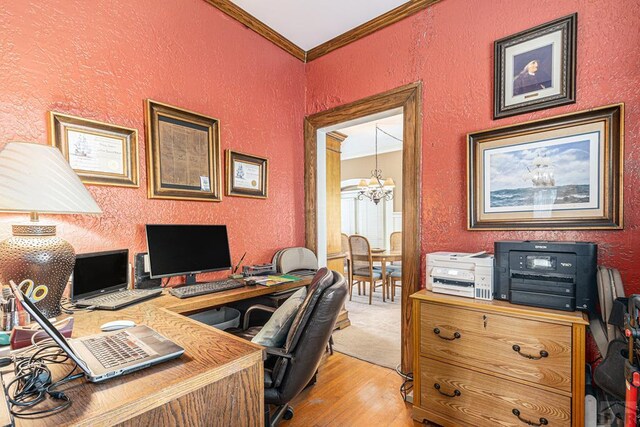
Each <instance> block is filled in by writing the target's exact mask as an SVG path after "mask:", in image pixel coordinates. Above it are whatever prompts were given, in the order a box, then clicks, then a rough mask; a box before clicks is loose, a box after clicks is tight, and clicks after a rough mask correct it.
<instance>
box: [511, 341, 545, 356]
mask: <svg viewBox="0 0 640 427" xmlns="http://www.w3.org/2000/svg"><path fill="white" fill-rule="evenodd" d="M511 348H512V349H513V351H515V352H516V353H518V354H519V355H520V356H522V357H526V358H527V359H531V360H540V359H542V358H543V357H549V353H547V352H546V351H544V350H540V356H532V355H531V354H525V353H522V352H520V346H519V345H518V344H514V345H513V347H511Z"/></svg>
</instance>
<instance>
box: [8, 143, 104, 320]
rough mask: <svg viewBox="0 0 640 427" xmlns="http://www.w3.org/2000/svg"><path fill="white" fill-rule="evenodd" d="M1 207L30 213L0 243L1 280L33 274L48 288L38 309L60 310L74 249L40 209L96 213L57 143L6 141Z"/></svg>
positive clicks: (47, 312) (16, 279)
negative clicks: (43, 217)
mask: <svg viewBox="0 0 640 427" xmlns="http://www.w3.org/2000/svg"><path fill="white" fill-rule="evenodd" d="M0 212H25V213H26V212H28V213H29V214H30V216H31V221H29V222H25V223H22V224H14V225H12V231H13V236H12V237H10V238H8V239H6V240H4V241H2V242H0V283H2V284H8V283H9V280H13V281H14V282H16V283H20V282H21V281H22V280H24V279H31V280H33V281H34V282H35V285H36V287H37V286H39V285H45V286H47V288H48V293H47V294H46V297H44V298H43V299H42V300H41V301H37V302H36V305H37V306H38V308H39V309H40V310H41V311H42V312H43V313H44V314H45V315H46V316H47V317H54V316H57V315H59V314H60V299H61V298H62V293H63V291H64V288H65V286H66V284H67V281H68V280H69V276H70V275H71V272H72V271H73V266H74V264H75V252H74V250H73V247H72V246H71V245H70V244H69V243H68V242H67V241H65V240H64V239H61V238H60V237H57V236H56V226H55V225H52V224H43V223H41V222H40V221H39V220H38V214H40V213H49V214H100V213H102V211H101V210H100V208H99V207H98V205H97V203H96V202H95V200H93V197H91V194H89V191H87V189H86V188H85V186H84V184H82V182H81V181H80V178H79V177H78V175H76V173H75V172H74V171H73V169H71V166H69V163H67V161H66V160H65V158H64V157H63V156H62V153H61V152H60V151H59V150H58V149H57V148H55V147H51V146H47V145H42V144H34V143H28V142H10V143H8V144H7V145H6V146H5V147H4V149H3V150H2V151H0Z"/></svg>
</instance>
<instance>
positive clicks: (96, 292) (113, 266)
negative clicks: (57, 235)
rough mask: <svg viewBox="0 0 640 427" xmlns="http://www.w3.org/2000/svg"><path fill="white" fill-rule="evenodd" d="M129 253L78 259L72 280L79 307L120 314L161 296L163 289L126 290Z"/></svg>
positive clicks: (102, 254)
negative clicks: (128, 306) (139, 303)
mask: <svg viewBox="0 0 640 427" xmlns="http://www.w3.org/2000/svg"><path fill="white" fill-rule="evenodd" d="M128 273H129V250H128V249H119V250H115V251H108V252H93V253H87V254H79V255H77V256H76V264H75V266H74V268H73V276H72V278H71V301H72V302H73V303H74V304H75V305H76V306H77V307H93V308H96V309H100V310H117V309H119V308H122V307H125V306H127V305H131V304H135V303H137V302H140V301H144V300H147V299H149V298H154V297H157V296H158V295H160V294H162V289H127V285H128V283H129V274H128Z"/></svg>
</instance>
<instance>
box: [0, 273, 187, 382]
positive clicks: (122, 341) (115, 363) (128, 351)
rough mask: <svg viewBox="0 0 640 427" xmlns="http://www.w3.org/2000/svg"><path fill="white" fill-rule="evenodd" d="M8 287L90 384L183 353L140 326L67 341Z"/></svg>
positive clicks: (30, 305) (161, 337)
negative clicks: (75, 364)
mask: <svg viewBox="0 0 640 427" xmlns="http://www.w3.org/2000/svg"><path fill="white" fill-rule="evenodd" d="M10 285H11V290H12V291H13V293H14V295H15V296H16V298H17V299H18V301H20V303H21V304H22V307H24V309H25V310H26V311H27V312H28V313H29V314H30V315H31V317H32V318H33V320H35V321H36V322H38V324H39V325H40V326H41V327H42V329H43V330H44V331H45V332H46V333H47V334H48V335H49V336H50V337H51V338H52V339H53V341H55V343H56V344H58V345H59V346H60V348H62V350H63V351H64V352H65V353H67V354H68V355H69V357H70V358H71V359H72V360H73V361H74V362H76V363H77V364H78V367H80V369H82V371H84V373H85V374H86V376H87V378H88V379H89V381H91V382H99V381H104V380H106V379H109V378H115V377H119V376H122V375H126V374H129V373H131V372H134V371H139V370H140V369H144V368H147V367H149V366H152V365H157V364H158V363H162V362H165V361H167V360H170V359H175V358H177V357H180V356H181V355H182V354H183V353H184V348H182V347H180V346H179V345H177V344H175V343H173V342H172V341H170V340H169V339H167V338H165V337H163V336H162V335H160V334H159V333H157V332H156V331H154V330H153V329H151V328H149V327H148V326H144V325H139V326H133V327H131V328H126V329H120V330H118V331H113V332H103V333H100V334H96V335H89V336H86V337H82V338H75V339H69V340H67V339H66V338H65V337H64V336H63V335H62V334H61V333H60V332H59V331H58V330H57V329H56V328H55V327H54V326H53V325H52V324H51V322H49V320H47V318H46V317H45V316H44V315H43V314H42V312H41V311H40V310H38V308H37V307H36V306H35V304H34V303H32V302H31V300H29V298H25V297H24V295H23V294H22V291H20V290H19V289H18V288H17V287H16V285H15V283H13V282H10Z"/></svg>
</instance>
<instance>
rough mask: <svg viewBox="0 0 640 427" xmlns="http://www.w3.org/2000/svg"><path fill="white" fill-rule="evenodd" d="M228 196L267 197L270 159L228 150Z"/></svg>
mask: <svg viewBox="0 0 640 427" xmlns="http://www.w3.org/2000/svg"><path fill="white" fill-rule="evenodd" d="M225 154H226V166H227V167H226V169H227V186H226V195H227V196H238V197H253V198H257V199H266V198H267V190H268V186H269V171H268V167H269V160H267V159H266V158H264V157H258V156H252V155H249V154H244V153H239V152H237V151H232V150H227V151H226V153H225Z"/></svg>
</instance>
